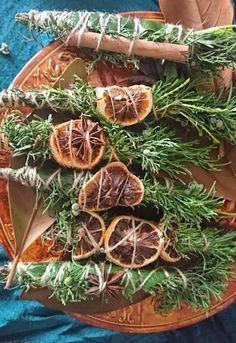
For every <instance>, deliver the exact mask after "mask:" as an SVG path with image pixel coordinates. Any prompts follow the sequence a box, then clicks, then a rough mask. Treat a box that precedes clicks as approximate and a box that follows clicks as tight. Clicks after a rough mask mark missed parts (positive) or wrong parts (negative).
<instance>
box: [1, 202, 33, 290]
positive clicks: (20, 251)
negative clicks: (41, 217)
mask: <svg viewBox="0 0 236 343" xmlns="http://www.w3.org/2000/svg"><path fill="white" fill-rule="evenodd" d="M37 210H38V204H37V203H36V204H35V206H34V209H33V212H32V214H31V217H30V219H29V221H28V224H27V227H26V230H25V233H24V236H23V239H22V242H21V244H20V247H19V250H18V252H17V253H16V257H15V258H14V260H13V262H12V268H11V271H10V273H9V275H8V278H7V282H6V288H10V287H11V284H12V281H13V279H14V276H15V273H16V267H17V264H18V262H19V259H20V257H21V254H22V252H23V250H24V246H25V242H26V239H27V237H28V234H29V231H30V229H31V226H32V224H33V221H34V218H35V216H36V213H37Z"/></svg>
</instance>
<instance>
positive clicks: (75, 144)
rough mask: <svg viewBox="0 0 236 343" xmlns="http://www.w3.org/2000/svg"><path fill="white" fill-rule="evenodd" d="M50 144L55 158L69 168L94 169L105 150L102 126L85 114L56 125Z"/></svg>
mask: <svg viewBox="0 0 236 343" xmlns="http://www.w3.org/2000/svg"><path fill="white" fill-rule="evenodd" d="M49 144H50V147H51V150H52V154H53V157H54V158H55V160H56V161H57V162H58V163H59V164H61V165H63V166H65V167H69V168H77V169H92V168H93V167H95V166H96V164H97V163H98V162H99V161H100V160H101V158H102V157H103V155H104V152H105V146H106V140H105V135H104V132H103V130H102V128H101V127H100V126H99V125H98V123H95V122H92V121H91V120H90V119H87V118H85V117H84V116H82V117H81V119H76V120H71V121H68V122H65V123H62V124H60V125H57V126H55V127H54V131H53V133H52V134H51V136H50V139H49Z"/></svg>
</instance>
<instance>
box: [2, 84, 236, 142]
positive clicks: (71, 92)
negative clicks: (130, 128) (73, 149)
mask: <svg viewBox="0 0 236 343" xmlns="http://www.w3.org/2000/svg"><path fill="white" fill-rule="evenodd" d="M195 86H196V83H195V82H194V83H193V82H191V81H190V80H186V81H183V80H178V79H175V80H170V81H169V82H161V81H160V82H157V83H156V84H154V85H153V87H152V89H151V88H150V87H147V86H142V85H141V86H131V87H118V86H111V87H105V88H103V87H101V88H97V89H93V88H92V87H90V86H89V85H87V84H85V83H83V82H81V81H80V80H77V82H76V83H75V84H74V85H73V86H72V87H71V88H70V89H60V88H59V89H54V88H47V89H44V90H31V91H26V92H24V91H22V90H19V89H10V90H7V91H2V92H1V93H0V106H1V107H2V108H4V107H14V106H19V105H23V106H24V105H26V106H31V107H33V108H50V109H53V110H56V111H57V110H62V111H65V110H66V111H71V112H72V113H75V112H76V114H75V115H76V116H80V115H81V114H82V113H84V114H86V115H88V116H90V117H94V118H96V119H99V120H101V119H102V118H104V117H105V118H106V119H107V122H111V123H117V124H121V125H124V126H127V125H134V124H137V123H139V122H140V121H142V120H144V119H145V118H146V117H147V116H148V115H149V113H150V112H151V111H152V114H153V116H152V118H153V119H155V121H157V123H159V122H162V121H164V120H165V118H167V119H171V120H172V121H176V122H179V123H180V124H181V125H183V126H185V127H186V126H187V127H192V128H195V129H196V130H197V131H198V133H199V135H200V136H206V137H207V138H208V139H210V140H211V141H212V142H213V143H219V142H220V140H222V139H225V140H226V141H229V142H231V143H235V142H236V106H235V104H236V97H234V96H233V95H232V92H230V93H229V95H228V96H225V94H224V93H223V92H222V94H220V95H219V96H216V95H214V94H212V93H209V92H197V91H196V89H195ZM144 122H145V121H144ZM105 124H106V121H103V125H105Z"/></svg>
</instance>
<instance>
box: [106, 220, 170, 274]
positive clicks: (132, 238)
mask: <svg viewBox="0 0 236 343" xmlns="http://www.w3.org/2000/svg"><path fill="white" fill-rule="evenodd" d="M163 244H164V239H163V235H162V230H161V229H160V228H159V227H158V226H157V225H155V224H153V223H152V222H150V221H147V220H143V219H140V218H136V217H133V216H118V217H116V218H114V219H113V220H112V222H111V224H110V226H109V227H108V229H107V231H106V233H105V239H104V248H105V252H106V256H107V258H108V259H109V260H110V261H111V262H113V263H114V264H117V265H118V266H121V267H127V268H141V267H144V266H146V265H148V264H150V263H151V262H153V261H155V260H156V259H157V258H158V256H159V255H160V253H161V250H162V248H163Z"/></svg>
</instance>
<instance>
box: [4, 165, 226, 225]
mask: <svg viewBox="0 0 236 343" xmlns="http://www.w3.org/2000/svg"><path fill="white" fill-rule="evenodd" d="M107 168H109V165H108V167H104V168H103V170H105V171H106V169H107ZM50 172H51V173H50ZM98 173H99V172H98ZM98 173H97V174H98ZM91 176H92V175H91V173H88V172H80V173H76V172H72V171H70V170H63V169H54V170H53V171H52V170H51V171H50V170H48V169H45V168H41V169H39V170H38V171H37V169H36V168H30V167H26V168H25V167H23V168H21V169H11V168H2V169H0V177H1V178H5V179H10V180H14V181H16V182H20V183H22V184H24V185H28V186H30V187H34V188H36V187H37V188H38V192H40V194H41V195H42V197H43V200H44V202H45V207H46V210H51V211H53V212H55V211H56V210H57V208H58V212H60V210H61V207H60V206H62V204H61V202H62V203H63V209H64V208H65V206H66V205H65V204H67V206H68V207H67V211H68V212H69V214H72V213H73V211H72V209H71V206H72V205H73V204H74V203H77V202H78V195H79V192H80V190H81V188H82V187H83V186H86V184H87V183H88V182H89V181H90V180H91ZM104 181H105V182H106V179H104ZM139 182H141V183H142V184H143V185H144V195H143V200H142V202H141V204H140V205H144V206H149V205H151V206H153V207H154V208H155V209H156V210H157V211H158V212H163V217H164V218H165V219H166V218H168V217H170V216H173V217H176V218H177V220H180V221H186V222H190V223H195V225H200V224H201V222H202V221H203V220H206V221H209V220H210V219H213V218H216V217H217V215H218V213H219V211H220V206H221V204H222V201H221V200H220V199H217V198H214V189H212V190H210V192H207V191H206V190H205V188H204V187H203V186H202V185H199V184H197V183H195V182H193V183H189V184H188V185H183V184H180V183H177V184H174V183H169V182H168V180H166V179H164V178H159V180H158V179H157V180H153V179H152V178H151V177H150V176H149V175H148V174H147V175H146V176H144V178H140V177H139ZM115 191H116V189H115V188H114V189H113V188H111V190H110V191H109V192H108V191H107V190H106V192H108V193H107V194H109V193H110V192H115ZM97 196H98V195H96V197H95V199H97ZM96 201H97V200H96ZM113 206H115V204H112V206H111V207H113Z"/></svg>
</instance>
